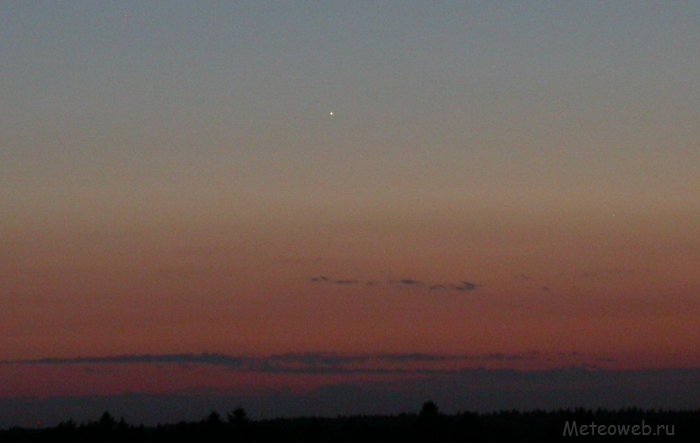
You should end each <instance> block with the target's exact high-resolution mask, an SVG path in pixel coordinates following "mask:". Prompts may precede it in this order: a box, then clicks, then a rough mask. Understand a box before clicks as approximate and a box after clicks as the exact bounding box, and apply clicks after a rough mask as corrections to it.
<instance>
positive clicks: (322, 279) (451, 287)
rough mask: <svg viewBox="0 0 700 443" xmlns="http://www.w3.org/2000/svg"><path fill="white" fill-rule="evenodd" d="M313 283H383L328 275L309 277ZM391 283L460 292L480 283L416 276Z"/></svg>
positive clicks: (470, 289) (468, 290) (471, 289)
mask: <svg viewBox="0 0 700 443" xmlns="http://www.w3.org/2000/svg"><path fill="white" fill-rule="evenodd" d="M309 281H310V282H311V283H327V284H335V285H357V284H361V283H364V284H365V285H366V286H376V285H379V284H381V282H378V281H366V282H362V281H360V280H355V279H337V278H331V277H327V276H325V275H319V276H317V277H311V278H309ZM385 283H386V284H389V285H394V286H403V287H406V288H425V289H428V290H430V291H458V292H471V291H475V290H477V289H478V288H479V287H480V285H477V284H476V283H473V282H470V281H466V280H465V281H461V282H459V283H435V282H432V283H430V282H424V281H421V280H417V279H414V278H402V279H399V280H387V281H386V282H385Z"/></svg>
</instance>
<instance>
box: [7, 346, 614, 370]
mask: <svg viewBox="0 0 700 443" xmlns="http://www.w3.org/2000/svg"><path fill="white" fill-rule="evenodd" d="M562 357H564V358H567V359H570V360H571V359H573V360H574V361H578V362H579V363H580V364H584V363H585V364H586V365H589V366H592V365H596V364H598V363H610V362H611V360H610V359H609V358H607V357H590V356H586V355H581V354H578V353H542V352H537V351H531V352H525V353H513V354H507V353H486V354H430V353H365V354H362V353H359V354H341V353H334V352H306V353H285V354H274V355H269V356H262V357H260V356H236V355H225V354H206V353H205V354H164V355H154V354H139V355H115V356H105V357H76V358H42V359H32V360H12V361H2V362H0V363H1V364H6V365H7V364H31V365H100V364H180V365H209V366H219V367H225V368H227V369H230V370H233V371H240V372H260V373H286V374H440V373H442V374H450V373H455V372H457V371H460V370H463V369H464V368H468V367H474V366H478V365H482V364H487V363H509V362H511V363H514V362H547V361H556V360H561V359H562Z"/></svg>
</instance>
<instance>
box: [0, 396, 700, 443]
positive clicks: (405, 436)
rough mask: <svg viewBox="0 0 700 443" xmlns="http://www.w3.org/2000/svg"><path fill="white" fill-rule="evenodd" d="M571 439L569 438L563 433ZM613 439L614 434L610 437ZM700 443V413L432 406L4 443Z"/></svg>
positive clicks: (42, 434)
mask: <svg viewBox="0 0 700 443" xmlns="http://www.w3.org/2000/svg"><path fill="white" fill-rule="evenodd" d="M567 433H568V434H569V435H565V434H567ZM611 434H612V435H611ZM581 440H584V441H591V440H596V441H598V440H607V441H639V442H652V441H665V442H686V441H688V442H700V410H695V411H644V410H640V409H628V410H621V411H606V410H597V411H590V410H583V409H577V410H560V411H531V412H518V411H503V412H498V413H490V414H476V413H470V412H467V413H459V414H456V415H443V414H440V413H438V410H437V407H435V405H434V404H432V403H426V404H425V405H423V409H422V410H421V412H420V413H419V414H400V415H398V416H353V417H337V418H313V417H308V418H284V419H275V420H261V421H251V420H249V419H248V418H247V416H246V414H245V411H244V410H242V409H238V410H236V411H232V412H231V413H230V414H228V415H227V416H226V417H221V416H220V415H218V414H217V413H212V414H210V415H209V416H208V417H207V418H206V419H204V420H202V421H199V422H193V423H185V422H182V423H178V424H169V425H160V426H156V427H143V426H133V425H129V424H127V423H125V422H124V421H123V420H119V421H117V420H115V419H114V418H113V417H112V416H111V415H109V414H108V413H105V414H104V415H103V416H102V418H101V419H100V420H98V421H94V422H89V423H82V424H76V423H74V422H73V421H67V422H64V423H62V424H60V425H58V426H57V427H55V428H45V429H18V428H15V429H5V430H0V442H1V443H6V442H7V443H11V442H49V441H50V442H58V441H68V442H129V443H137V442H237V441H240V442H341V443H342V442H380V441H381V442H391V441H407V442H481V441H483V442H486V441H507V442H510V441H513V442H516V441H517V442H528V441H532V442H535V441H536V442H548V441H581Z"/></svg>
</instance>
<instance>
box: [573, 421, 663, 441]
mask: <svg viewBox="0 0 700 443" xmlns="http://www.w3.org/2000/svg"><path fill="white" fill-rule="evenodd" d="M675 434H676V425H674V424H654V425H650V424H648V423H645V422H644V420H642V422H641V423H637V424H599V423H596V422H594V421H592V422H590V423H581V424H579V423H576V422H575V421H566V423H564V433H563V436H564V437H598V436H600V437H605V436H615V435H619V436H633V437H637V436H639V437H646V436H653V437H658V436H669V437H672V436H674V435H675Z"/></svg>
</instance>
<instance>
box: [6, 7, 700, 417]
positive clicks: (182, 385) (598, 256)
mask: <svg viewBox="0 0 700 443" xmlns="http://www.w3.org/2000/svg"><path fill="white" fill-rule="evenodd" d="M699 21H700V4H698V3H692V2H642V1H640V2H593V1H582V2H540V1H538V2H505V1H504V2H447V1H445V2H414V1H401V2H399V1H385V2H370V1H356V2H339V1H338V2H336V1H328V2H306V1H295V2H283V3H282V2H266V1H241V2H213V1H207V2H185V1H168V2H137V1H123V2H92V1H80V0H77V1H70V2H68V1H58V2H3V3H2V5H0V55H1V56H0V73H1V75H0V209H1V210H2V216H1V217H0V361H2V363H0V377H2V378H3V379H4V383H3V384H2V386H0V399H16V398H34V397H39V398H50V397H56V396H63V397H71V396H99V395H122V394H125V393H134V392H136V393H146V394H154V393H157V394H167V393H172V394H175V393H182V392H183V390H185V391H187V390H191V389H205V390H212V389H213V390H216V389H219V388H222V389H223V388H226V389H229V388H231V387H232V386H235V387H245V388H246V389H253V390H255V389H272V388H274V389H291V390H292V391H294V392H297V390H298V389H301V391H303V392H311V391H310V390H313V389H320V388H321V387H323V386H329V385H333V386H335V384H337V383H356V384H357V383H360V385H362V383H368V384H369V383H372V380H374V379H376V378H377V377H379V378H381V379H382V380H384V381H383V382H388V381H387V380H389V381H390V380H397V379H404V378H405V377H409V378H410V377H428V376H430V377H432V376H434V375H435V374H451V373H452V372H451V371H460V370H465V369H474V368H477V367H482V368H486V369H489V370H494V371H499V370H506V369H516V370H521V371H550V370H556V369H557V368H562V367H577V368H578V367H586V368H593V367H595V368H601V369H603V370H606V371H608V370H609V371H647V370H650V371H655V370H661V369H678V370H685V369H692V368H698V367H700V352H699V351H698V348H697V343H698V342H700V328H698V322H697V318H698V316H699V315H700V298H698V293H699V292H700V273H699V272H698V269H700V224H699V223H698V220H700V198H698V191H699V190H700V174H698V170H700V131H699V130H698V124H697V122H698V121H700V107H698V102H699V100H700V28H699V27H698V26H697V23H698V22H699ZM295 355H296V356H305V357H304V358H303V359H296V360H295V359H294V358H291V359H290V356H295ZM319 355H320V356H326V357H328V356H332V357H334V358H336V359H339V360H334V361H332V362H331V363H329V362H328V361H324V362H321V363H319V361H317V360H314V359H311V360H309V356H316V357H318V356H319ZM144 356H147V357H148V358H145V357H144ZM212 356H214V357H215V358H214V359H213V360H215V361H214V362H212ZM285 356H286V357H285ZM416 356H418V357H416ZM421 356H422V357H421ZM144 358H145V360H144ZM163 359H165V360H163ZM221 359H223V360H224V362H223V363H222V362H221ZM241 359H242V361H243V363H241ZM233 360H235V362H236V364H235V365H234V364H232V361H233ZM301 360H303V361H301ZM216 362H218V363H216ZM280 362H281V363H280ZM273 363H274V364H273ZM279 364H282V365H283V366H284V367H282V368H280V367H279V366H278V365H279ZM290 364H292V366H294V365H297V366H298V365H301V366H302V367H301V368H299V367H297V366H294V368H292V369H290V367H289V366H288V365H290ZM285 365H287V366H285ZM144 367H147V368H150V369H144ZM270 367H273V369H272V370H271V369H270ZM163 368H165V369H163ZM329 368H330V369H329ZM159 370H167V371H171V372H172V373H171V376H170V377H169V380H170V381H168V382H166V381H164V377H162V374H161V373H160V372H158V371H159ZM91 371H92V372H91ZM95 371H97V372H95ZM269 372H273V373H274V375H271V374H270V373H269ZM95 373H97V374H102V375H101V376H97V375H94V374H95ZM169 373H170V372H169ZM89 374H93V375H94V376H93V375H89ZM105 374H111V375H105ZM222 374H223V375H222ZM654 374H660V373H659V372H654ZM661 374H664V373H663V372H662V373H661ZM662 377H663V376H662ZM67 379H70V380H73V382H71V383H66V382H65V381H66V380H67ZM353 386H355V385H353ZM187 392H189V391H187ZM314 392H315V391H314ZM280 413H285V412H284V411H281V412H280Z"/></svg>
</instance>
